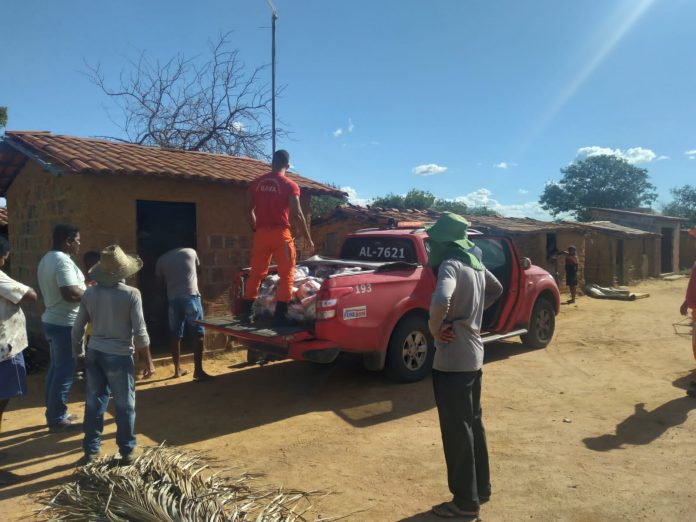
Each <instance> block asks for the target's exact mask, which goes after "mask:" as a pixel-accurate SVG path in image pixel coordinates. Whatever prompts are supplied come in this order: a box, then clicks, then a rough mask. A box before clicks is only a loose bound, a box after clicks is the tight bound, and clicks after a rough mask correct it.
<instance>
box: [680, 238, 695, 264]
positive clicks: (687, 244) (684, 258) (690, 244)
mask: <svg viewBox="0 0 696 522" xmlns="http://www.w3.org/2000/svg"><path fill="white" fill-rule="evenodd" d="M694 262H696V238H694V237H693V236H691V235H689V231H688V230H682V231H681V232H680V234H679V268H680V269H682V270H684V269H685V268H691V267H692V266H693V265H694Z"/></svg>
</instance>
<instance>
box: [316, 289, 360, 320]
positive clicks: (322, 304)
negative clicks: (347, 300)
mask: <svg viewBox="0 0 696 522" xmlns="http://www.w3.org/2000/svg"><path fill="white" fill-rule="evenodd" d="M352 293H353V289H352V288H350V287H348V288H331V289H328V288H322V289H321V290H319V293H318V294H317V321H321V320H324V319H333V318H334V317H336V309H337V308H338V300H339V298H341V297H343V296H344V295H348V294H352Z"/></svg>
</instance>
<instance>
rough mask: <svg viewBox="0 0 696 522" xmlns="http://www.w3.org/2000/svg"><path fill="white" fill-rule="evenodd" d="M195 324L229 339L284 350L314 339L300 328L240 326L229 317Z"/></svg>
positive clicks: (209, 319) (212, 318)
mask: <svg viewBox="0 0 696 522" xmlns="http://www.w3.org/2000/svg"><path fill="white" fill-rule="evenodd" d="M197 322H198V323H199V324H201V325H203V326H205V327H206V328H208V329H210V330H213V331H215V332H221V333H224V334H227V335H229V336H231V337H236V338H238V339H244V340H245V341H253V342H256V343H263V344H272V345H276V346H282V347H285V348H287V347H288V345H289V344H290V343H293V342H298V341H306V340H309V339H312V338H314V335H312V333H311V332H309V331H307V330H305V329H304V328H302V327H301V326H280V327H269V326H264V325H256V324H250V325H249V324H242V323H240V322H239V321H238V320H236V319H235V318H234V317H232V316H231V315H226V316H218V317H209V318H206V319H204V320H202V321H197Z"/></svg>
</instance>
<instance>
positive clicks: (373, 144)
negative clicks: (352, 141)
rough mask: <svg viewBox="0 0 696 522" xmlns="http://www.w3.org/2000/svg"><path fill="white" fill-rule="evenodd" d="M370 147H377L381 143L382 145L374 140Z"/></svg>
mask: <svg viewBox="0 0 696 522" xmlns="http://www.w3.org/2000/svg"><path fill="white" fill-rule="evenodd" d="M370 145H372V146H373V147H376V146H377V145H381V143H380V142H379V141H377V140H372V141H371V142H370Z"/></svg>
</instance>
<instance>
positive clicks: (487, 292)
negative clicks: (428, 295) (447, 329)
mask: <svg viewBox="0 0 696 522" xmlns="http://www.w3.org/2000/svg"><path fill="white" fill-rule="evenodd" d="M501 292H502V286H501V285H500V283H499V282H498V280H497V279H496V278H495V276H493V274H491V273H490V272H489V271H488V270H485V269H484V270H475V269H473V268H472V267H470V266H468V265H465V264H464V263H462V262H461V261H458V260H456V259H448V260H447V261H445V262H443V263H442V264H441V265H440V268H439V270H438V283H437V287H436V289H435V293H434V294H433V300H432V303H431V309H430V321H431V330H433V329H434V328H436V327H438V326H439V325H440V324H441V323H442V322H443V321H444V322H448V323H452V328H453V331H454V333H455V336H456V337H455V339H454V340H453V341H451V342H449V343H447V344H445V345H443V346H440V345H438V346H437V351H436V352H435V360H434V362H433V368H435V369H436V370H441V371H476V370H478V369H480V368H481V365H482V364H483V341H482V340H481V335H480V331H481V322H482V320H483V311H484V309H485V308H487V307H488V306H489V305H490V304H491V303H492V302H493V301H494V300H495V299H497V298H498V297H499V296H500V294H501Z"/></svg>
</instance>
